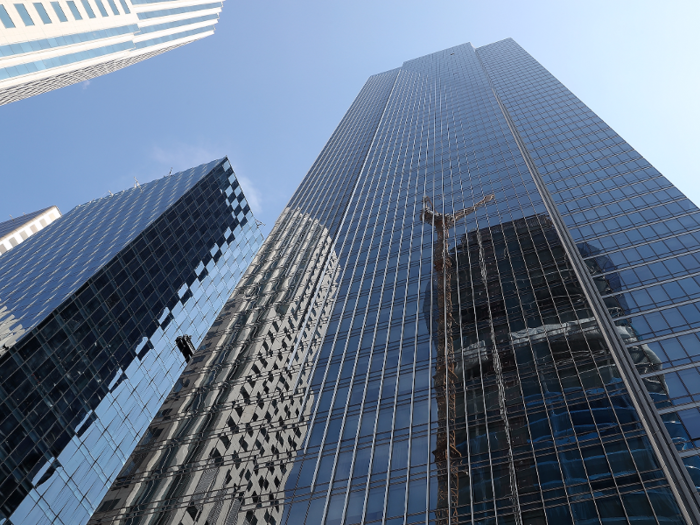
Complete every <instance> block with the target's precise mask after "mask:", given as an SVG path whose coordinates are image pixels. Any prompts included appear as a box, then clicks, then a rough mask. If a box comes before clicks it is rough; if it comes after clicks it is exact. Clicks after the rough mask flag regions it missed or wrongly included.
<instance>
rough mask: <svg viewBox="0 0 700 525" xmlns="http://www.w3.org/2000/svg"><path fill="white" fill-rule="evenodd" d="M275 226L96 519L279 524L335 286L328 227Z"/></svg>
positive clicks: (294, 216) (305, 220) (304, 221)
mask: <svg viewBox="0 0 700 525" xmlns="http://www.w3.org/2000/svg"><path fill="white" fill-rule="evenodd" d="M280 221H282V222H283V223H284V222H286V223H287V225H288V227H287V228H286V229H285V230H284V231H280V229H278V230H277V231H276V232H275V233H273V234H272V235H271V236H270V237H269V238H268V239H267V241H266V242H265V243H264V244H263V247H262V248H261V250H260V252H259V253H258V255H257V257H256V258H255V259H254V260H253V263H252V265H251V269H250V270H249V271H248V273H247V274H246V275H245V276H244V277H243V279H242V280H241V282H240V285H239V286H238V288H237V292H236V293H235V294H234V295H233V296H232V297H231V299H230V300H229V301H228V303H227V304H226V306H225V307H224V309H223V310H222V311H221V313H220V314H219V317H218V318H217V319H216V322H215V323H214V325H213V326H212V328H211V330H210V331H209V333H208V334H207V336H206V337H205V338H204V341H203V343H202V345H201V346H200V348H199V350H198V351H197V353H196V358H195V359H194V360H193V361H192V362H191V363H190V364H189V365H188V366H187V368H186V369H185V371H184V373H183V374H182V376H181V377H180V380H179V381H178V383H177V384H176V386H175V388H174V389H173V390H172V392H171V393H170V395H169V396H168V397H167V399H166V400H165V403H164V404H163V406H162V408H161V410H160V412H159V413H158V414H157V416H156V418H155V420H154V421H153V422H152V423H151V426H150V427H149V429H148V432H147V433H146V435H145V436H144V438H143V439H142V440H141V443H140V444H139V446H138V447H137V448H136V450H135V452H134V454H133V456H132V458H131V460H130V461H129V462H128V463H127V465H126V466H125V467H124V469H123V470H122V472H121V474H120V475H119V478H118V479H117V482H116V483H115V484H114V486H113V487H112V489H111V490H110V491H109V493H108V494H107V495H106V496H105V499H104V501H103V503H102V505H101V506H100V510H101V511H102V512H98V514H97V516H99V517H100V518H101V519H103V520H105V519H106V517H113V516H114V515H115V514H116V512H109V511H111V510H112V509H124V508H125V510H126V511H127V515H126V516H125V517H124V518H123V519H128V518H130V517H131V516H132V515H134V514H135V513H138V514H146V515H147V516H148V517H145V518H143V521H142V522H143V523H183V524H185V523H187V524H191V523H205V522H208V523H212V524H213V523H243V520H244V519H245V520H247V522H248V523H256V522H257V523H279V522H280V520H281V517H282V511H283V507H284V503H285V498H284V495H283V493H282V492H281V491H282V490H283V489H284V486H285V483H286V482H287V478H288V476H289V473H290V471H291V469H292V464H293V461H294V458H295V457H296V455H297V451H298V450H299V449H300V448H301V447H302V442H303V438H304V434H305V433H306V430H307V426H308V417H309V415H310V412H311V407H312V406H313V405H314V401H315V396H314V394H313V392H312V391H311V390H310V389H309V377H310V375H309V374H310V372H311V371H312V365H313V363H314V362H315V360H316V357H317V354H318V350H319V348H320V344H321V341H322V340H323V337H324V335H325V332H326V328H327V325H328V320H329V318H330V313H331V312H330V309H331V308H332V305H333V302H334V299H335V296H336V294H337V291H338V287H337V282H336V281H337V277H338V258H337V256H336V255H335V253H334V252H333V250H332V240H331V238H330V237H329V236H328V231H327V230H326V229H325V228H324V227H322V226H321V225H320V224H319V223H318V221H315V220H314V219H311V218H309V217H308V216H305V215H303V214H301V213H299V212H294V211H290V210H287V211H285V212H284V213H283V214H282V216H281V218H280ZM270 495H273V497H272V498H270V497H269V496H270ZM263 502H264V503H265V505H264V506H263V505H261V503H263ZM260 507H263V508H262V509H260ZM239 515H240V516H241V517H240V518H239Z"/></svg>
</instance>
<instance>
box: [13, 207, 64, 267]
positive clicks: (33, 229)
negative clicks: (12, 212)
mask: <svg viewBox="0 0 700 525" xmlns="http://www.w3.org/2000/svg"><path fill="white" fill-rule="evenodd" d="M60 216H61V211H60V210H59V209H58V208H57V207H56V206H49V207H48V208H43V209H41V210H37V211H33V212H32V213H25V214H24V215H22V216H21V217H13V218H11V219H10V220H9V221H5V222H0V255H1V254H3V253H5V252H6V251H8V250H10V249H12V248H14V247H15V246H17V245H18V244H20V243H21V242H24V241H26V240H27V239H28V238H29V237H31V236H32V235H34V234H35V233H37V232H38V231H39V230H42V229H44V228H46V227H47V226H48V225H49V224H51V223H52V222H53V221H55V220H56V219H58V218H59V217H60Z"/></svg>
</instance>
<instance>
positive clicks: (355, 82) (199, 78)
mask: <svg viewBox="0 0 700 525" xmlns="http://www.w3.org/2000/svg"><path fill="white" fill-rule="evenodd" d="M699 22H700V2H697V0H693V1H687V2H683V1H672V2H671V1H668V2H645V1H640V0H637V1H629V2H628V1H613V0H607V1H595V0H588V1H585V2H584V1H578V2H573V1H562V0H558V1H536V0H529V1H498V0H489V1H484V0H481V1H479V2H472V1H461V2H457V1H441V0H432V1H430V2H428V1H412V0H400V1H399V0H384V1H382V0H374V1H365V0H353V1H352V2H349V1H346V2H337V1H336V2H328V1H327V0H326V1H307V2H300V1H284V2H283V1H257V2H241V1H234V0H226V1H225V2H224V8H223V13H222V16H221V20H220V23H219V25H218V26H217V30H216V34H215V35H214V36H212V37H208V38H206V39H204V40H202V41H200V42H196V43H194V44H191V45H188V46H185V47H183V48H180V49H176V50H174V51H171V52H168V53H166V54H164V55H161V56H158V57H155V58H152V59H150V60H147V61H145V62H142V63H140V64H137V65H134V66H130V67H128V68H126V69H124V70H122V71H118V72H116V73H111V74H109V75H106V76H102V77H98V78H96V79H93V80H91V81H89V83H83V84H78V85H75V86H71V87H68V88H64V89H60V90H57V91H53V92H51V93H47V94H43V95H39V96H37V97H32V98H30V99H27V100H23V101H20V102H16V103H13V104H9V105H6V106H0V179H1V180H2V191H1V192H0V220H5V219H9V216H10V215H13V216H18V215H21V214H22V213H25V212H26V213H28V212H30V211H32V210H36V209H39V208H42V207H46V206H50V205H52V204H56V205H57V206H59V208H60V209H61V211H63V212H64V213H65V212H67V211H69V210H70V209H71V208H73V206H75V205H77V204H80V203H83V202H86V201H88V200H91V199H93V198H97V197H101V196H104V195H107V192H108V191H112V192H116V191H119V190H122V189H125V188H127V187H130V186H132V185H133V184H134V178H136V179H138V180H139V181H140V182H146V181H149V180H152V179H154V178H158V177H162V176H164V175H167V174H168V172H169V171H170V168H171V167H172V168H174V171H178V170H180V169H186V168H188V167H191V166H193V165H196V164H200V163H203V162H206V161H209V160H212V159H214V158H218V157H222V156H224V155H228V156H229V158H230V159H231V162H232V164H233V166H234V169H235V170H236V173H237V174H238V176H239V178H240V179H241V181H242V184H243V188H244V191H245V192H246V194H247V195H248V196H249V199H250V201H251V204H252V205H253V211H254V213H255V214H256V216H257V217H258V218H259V219H260V220H261V221H263V222H264V223H266V227H265V232H267V231H269V229H270V227H271V226H272V224H273V223H274V221H275V219H276V218H277V216H278V215H279V213H280V211H281V210H282V208H283V207H284V205H285V204H286V203H287V201H288V200H289V198H290V197H291V195H292V193H293V191H294V190H295V188H296V187H297V185H298V184H299V182H300V181H301V179H302V178H303V177H304V175H305V174H306V172H307V170H308V169H309V167H310V166H311V164H312V162H313V161H314V159H315V158H316V156H317V155H318V154H319V152H320V151H321V148H322V147H323V145H324V144H325V142H326V140H327V139H328V137H329V136H330V134H331V133H332V131H333V129H334V128H335V126H336V125H337V124H338V122H339V121H340V119H341V118H342V116H343V114H344V113H345V111H346V110H347V108H348V107H349V106H350V104H351V102H352V100H353V99H354V97H355V95H356V94H357V93H358V91H359V90H360V88H361V87H362V85H363V84H364V82H365V80H366V79H367V77H368V76H370V75H372V74H374V73H379V72H382V71H386V70H388V69H392V68H394V67H397V66H399V65H401V63H402V62H403V61H404V60H408V59H411V58H415V57H418V56H421V55H425V54H428V53H431V52H434V51H438V50H440V49H444V48H447V47H450V46H453V45H457V44H461V43H464V42H472V43H473V44H474V45H475V46H481V45H485V44H488V43H491V42H495V41H497V40H500V39H502V38H506V37H512V38H514V39H515V40H516V41H517V42H518V43H520V44H521V45H522V46H523V47H524V48H525V49H526V50H527V51H528V52H530V53H531V54H532V55H533V56H534V57H535V58H536V59H537V60H539V61H540V62H541V63H542V64H543V65H544V66H545V67H547V68H548V69H549V70H550V71H551V72H552V73H553V74H554V75H555V76H556V77H557V78H559V80H561V81H562V82H563V83H564V84H565V85H567V86H568V87H569V88H570V89H571V90H572V91H573V92H574V93H575V94H576V95H578V96H579V97H580V98H581V99H582V100H583V102H584V103H586V104H588V105H589V106H590V107H591V108H592V109H593V110H594V111H595V112H596V113H598V114H599V115H600V116H601V117H602V118H603V119H604V120H606V121H607V122H608V124H610V125H611V126H612V127H613V128H614V129H615V130H616V131H617V132H618V133H620V134H621V135H622V137H623V138H625V139H626V140H627V141H628V142H629V143H630V144H631V145H632V146H633V147H635V148H637V149H638V150H639V151H640V153H641V154H642V155H644V156H645V157H646V158H647V159H648V160H649V161H650V162H651V163H652V164H654V165H655V166H656V167H657V168H658V169H660V170H661V172H662V173H664V174H665V175H666V176H667V177H668V178H669V179H670V180H671V181H672V182H673V183H675V184H676V185H677V186H678V187H679V188H680V189H681V190H682V191H683V192H685V193H686V194H687V195H688V196H689V197H690V198H691V199H693V200H694V201H695V202H696V203H700V167H699V164H698V161H697V156H698V152H700V131H699V129H700V128H699V127H698V125H697V123H698V122H700V97H698V88H699V86H700V82H699V81H700V44H699V43H698V42H699V40H698V37H697V31H698V27H699V24H698V23H699Z"/></svg>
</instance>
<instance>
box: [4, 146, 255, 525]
mask: <svg viewBox="0 0 700 525" xmlns="http://www.w3.org/2000/svg"><path fill="white" fill-rule="evenodd" d="M261 242H262V236H261V234H260V231H259V229H258V227H257V224H256V222H255V221H254V219H253V216H252V213H251V211H250V208H249V206H248V204H247V202H246V200H245V197H244V195H243V193H242V191H241V188H240V186H239V184H238V181H237V180H236V177H235V175H234V173H233V170H232V169H231V165H230V163H229V161H228V160H227V159H225V158H224V159H220V160H217V161H213V162H210V163H209V164H203V165H201V166H198V167H196V168H192V169H190V170H187V171H184V172H181V173H176V174H174V175H170V176H168V177H164V178H162V179H159V180H156V181H153V182H150V183H148V184H143V185H140V186H137V187H135V188H132V189H129V190H126V191H122V192H119V193H116V194H114V195H110V196H108V197H104V198H101V199H97V200H94V201H91V202H89V203H87V204H83V205H81V206H78V207H76V208H74V209H73V210H72V211H70V212H69V213H68V214H66V215H65V216H63V217H62V218H61V219H59V220H57V221H55V222H53V223H52V224H50V225H48V227H46V228H45V229H43V230H41V231H40V232H38V233H37V234H35V235H33V236H32V237H30V238H29V239H27V240H26V241H25V242H23V243H22V244H20V245H19V246H17V247H16V248H13V249H12V250H11V251H10V252H8V253H6V254H4V255H3V256H2V260H1V261H0V393H1V401H0V407H1V410H0V438H1V439H0V523H3V524H6V523H14V524H15V525H19V524H29V523H54V524H64V525H78V524H80V523H85V522H87V520H88V519H89V517H90V516H91V514H92V512H93V511H94V510H95V509H96V507H97V504H99V502H100V500H101V499H102V496H103V495H104V494H105V492H106V491H107V489H108V488H109V486H110V485H111V483H112V481H113V480H114V479H115V477H116V475H117V473H118V472H119V470H120V469H121V468H122V466H123V465H124V462H125V461H126V459H127V458H128V457H129V454H130V453H131V451H132V450H133V448H134V446H135V445H136V443H137V442H138V440H139V439H140V438H141V437H142V436H143V435H144V432H145V430H146V427H147V426H148V424H149V422H150V421H151V420H152V419H153V417H154V416H155V414H156V412H157V411H158V409H159V407H160V405H161V403H162V402H163V399H164V397H165V395H166V394H167V393H168V392H169V391H170V390H171V389H172V387H173V385H174V384H175V382H176V381H177V379H178V377H179V376H180V373H181V372H182V370H183V369H184V366H185V361H187V360H190V358H191V357H192V355H191V354H192V350H193V348H192V345H195V346H196V345H198V344H199V343H200V342H201V340H202V338H203V337H204V334H205V333H206V332H207V330H208V329H209V327H210V326H211V324H212V322H213V321H214V319H215V318H216V315H217V314H218V313H219V311H220V310H221V308H222V306H223V305H224V303H225V301H226V300H227V298H228V296H229V295H230V293H231V292H232V290H233V288H234V286H235V285H236V283H237V281H238V279H239V278H240V276H241V275H242V273H243V271H244V270H245V268H246V267H247V266H248V263H249V262H250V261H251V259H252V256H253V255H254V254H255V251H256V250H257V249H258V247H259V246H260V244H261ZM197 359H198V356H194V359H192V360H193V361H196V360H197Z"/></svg>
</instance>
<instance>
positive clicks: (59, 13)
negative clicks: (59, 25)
mask: <svg viewBox="0 0 700 525" xmlns="http://www.w3.org/2000/svg"><path fill="white" fill-rule="evenodd" d="M51 7H53V10H54V13H56V16H57V17H58V19H59V20H60V21H61V22H68V18H66V14H65V13H64V12H63V8H62V7H61V4H59V3H58V2H51Z"/></svg>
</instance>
